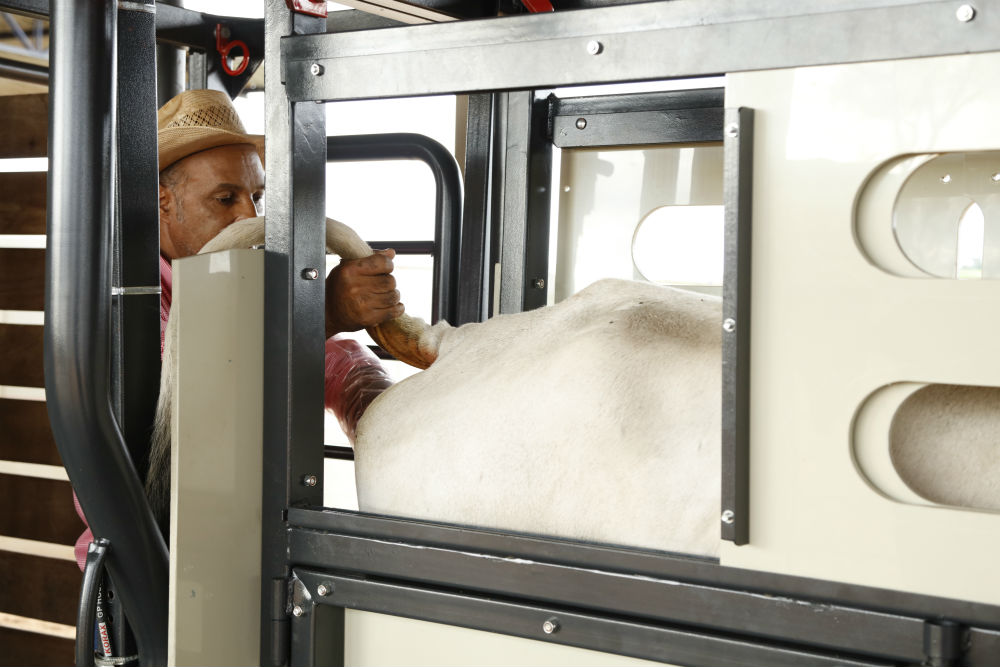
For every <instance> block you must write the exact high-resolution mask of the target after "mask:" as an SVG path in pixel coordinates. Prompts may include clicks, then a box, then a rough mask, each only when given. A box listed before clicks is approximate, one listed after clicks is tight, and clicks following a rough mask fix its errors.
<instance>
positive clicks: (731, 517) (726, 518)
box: [722, 510, 736, 524]
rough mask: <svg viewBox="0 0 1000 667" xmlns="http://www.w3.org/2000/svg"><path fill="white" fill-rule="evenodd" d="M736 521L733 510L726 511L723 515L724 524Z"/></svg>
mask: <svg viewBox="0 0 1000 667" xmlns="http://www.w3.org/2000/svg"><path fill="white" fill-rule="evenodd" d="M735 520H736V514H735V513H733V511H732V510H726V511H725V512H723V513H722V523H725V524H731V523H732V522H733V521H735Z"/></svg>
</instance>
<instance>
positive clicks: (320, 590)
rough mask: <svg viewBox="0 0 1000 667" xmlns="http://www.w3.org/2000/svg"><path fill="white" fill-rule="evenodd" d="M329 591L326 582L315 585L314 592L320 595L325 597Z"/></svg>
mask: <svg viewBox="0 0 1000 667" xmlns="http://www.w3.org/2000/svg"><path fill="white" fill-rule="evenodd" d="M330 593H331V590H330V586H327V585H326V584H320V585H319V586H317V587H316V594H317V595H319V596H320V597H324V598H325V597H326V596H327V595H329V594H330Z"/></svg>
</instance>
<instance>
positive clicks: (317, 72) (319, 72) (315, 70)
mask: <svg viewBox="0 0 1000 667" xmlns="http://www.w3.org/2000/svg"><path fill="white" fill-rule="evenodd" d="M323 71H324V70H323V66H322V65H320V64H319V63H313V64H312V65H310V66H309V73H310V74H312V75H313V76H323Z"/></svg>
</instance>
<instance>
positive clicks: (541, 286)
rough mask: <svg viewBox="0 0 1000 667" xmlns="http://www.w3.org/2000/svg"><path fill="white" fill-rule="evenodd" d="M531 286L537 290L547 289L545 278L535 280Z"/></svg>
mask: <svg viewBox="0 0 1000 667" xmlns="http://www.w3.org/2000/svg"><path fill="white" fill-rule="evenodd" d="M531 286H532V287H534V288H535V289H545V278H535V279H534V280H532V281H531Z"/></svg>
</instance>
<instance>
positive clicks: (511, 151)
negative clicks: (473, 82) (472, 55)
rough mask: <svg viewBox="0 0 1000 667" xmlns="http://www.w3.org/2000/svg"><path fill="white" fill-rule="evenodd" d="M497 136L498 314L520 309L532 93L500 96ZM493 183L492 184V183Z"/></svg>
mask: <svg viewBox="0 0 1000 667" xmlns="http://www.w3.org/2000/svg"><path fill="white" fill-rule="evenodd" d="M498 97H499V103H500V106H501V108H500V114H499V122H500V128H499V130H500V136H499V137H498V144H497V145H498V147H499V148H500V149H501V150H502V156H503V157H502V159H503V180H502V182H501V188H502V189H501V190H500V192H498V193H497V196H498V197H499V204H500V216H499V219H500V225H501V227H500V248H499V253H500V312H501V313H519V312H521V310H523V307H524V291H525V290H524V266H525V262H524V249H525V248H524V246H525V241H526V237H527V226H528V222H527V211H528V152H529V146H530V144H531V103H532V99H533V97H534V93H533V92H532V91H518V92H510V93H501V94H500V95H499V96H498ZM496 182H497V181H494V183H496Z"/></svg>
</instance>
